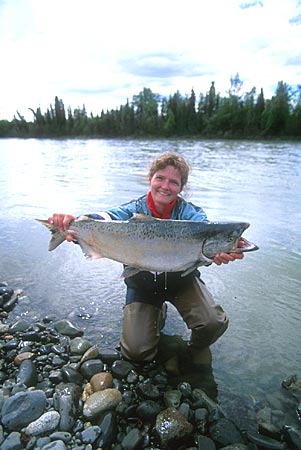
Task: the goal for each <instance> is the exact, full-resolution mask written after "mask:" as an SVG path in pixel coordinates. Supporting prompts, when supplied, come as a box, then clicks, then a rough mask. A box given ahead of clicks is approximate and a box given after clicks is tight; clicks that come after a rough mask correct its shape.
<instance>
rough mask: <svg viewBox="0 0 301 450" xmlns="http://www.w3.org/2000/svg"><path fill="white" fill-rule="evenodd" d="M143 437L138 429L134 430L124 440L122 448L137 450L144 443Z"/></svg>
mask: <svg viewBox="0 0 301 450" xmlns="http://www.w3.org/2000/svg"><path fill="white" fill-rule="evenodd" d="M142 439H143V436H142V433H141V431H140V430H138V428H132V429H131V430H130V431H129V432H128V433H127V435H126V436H125V437H124V438H123V439H122V442H121V446H122V448H123V449H124V450H135V449H136V448H137V447H138V446H139V445H140V443H141V442H142Z"/></svg>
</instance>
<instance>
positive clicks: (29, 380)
mask: <svg viewBox="0 0 301 450" xmlns="http://www.w3.org/2000/svg"><path fill="white" fill-rule="evenodd" d="M37 381H38V375H37V370H36V366H35V364H34V363H33V362H32V361H31V359H25V360H24V361H22V362H21V364H20V368H19V373H18V376H17V382H18V383H20V384H25V386H27V387H31V386H35V385H36V384H37Z"/></svg>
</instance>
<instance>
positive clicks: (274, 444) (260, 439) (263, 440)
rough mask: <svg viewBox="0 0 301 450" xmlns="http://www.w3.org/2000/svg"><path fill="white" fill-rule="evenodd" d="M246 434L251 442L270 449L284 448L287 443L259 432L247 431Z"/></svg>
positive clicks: (280, 449)
mask: <svg viewBox="0 0 301 450" xmlns="http://www.w3.org/2000/svg"><path fill="white" fill-rule="evenodd" d="M246 436H247V438H248V440H249V441H250V442H252V443H253V444H256V445H257V446H259V447H264V448H267V449H270V450H284V449H285V448H286V445H285V443H284V442H279V441H276V440H275V439H272V438H270V437H268V436H263V435H262V434H259V433H256V434H255V433H251V432H247V433H246Z"/></svg>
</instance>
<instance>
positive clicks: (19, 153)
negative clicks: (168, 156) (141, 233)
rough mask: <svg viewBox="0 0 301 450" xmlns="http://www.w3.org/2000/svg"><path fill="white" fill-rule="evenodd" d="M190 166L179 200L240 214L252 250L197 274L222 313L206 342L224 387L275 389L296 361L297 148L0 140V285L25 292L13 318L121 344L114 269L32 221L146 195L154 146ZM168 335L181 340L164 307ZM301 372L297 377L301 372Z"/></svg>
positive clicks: (300, 219) (219, 215)
mask: <svg viewBox="0 0 301 450" xmlns="http://www.w3.org/2000/svg"><path fill="white" fill-rule="evenodd" d="M167 149H172V150H175V151H178V152H181V153H182V154H183V155H184V156H185V157H186V158H187V160H188V161H189V163H190V165H191V166H192V168H193V170H192V174H191V177H190V183H189V186H188V188H187V190H186V192H185V197H186V198H187V199H189V200H190V201H192V202H194V203H196V204H198V205H201V206H202V207H203V208H204V209H205V210H206V212H207V215H208V217H209V219H211V220H223V219H226V220H244V221H248V222H250V224H251V226H250V228H249V229H248V230H247V231H246V232H245V234H244V236H245V237H246V238H247V239H249V240H250V241H252V242H255V243H256V244H257V245H259V247H260V250H259V251H257V252H253V253H250V254H248V255H246V257H245V259H244V260H243V261H236V262H234V263H232V264H229V265H228V266H225V265H223V266H222V267H217V266H211V267H209V268H204V269H203V270H202V277H203V279H204V280H205V281H206V283H207V285H208V287H209V289H210V290H211V292H212V293H213V295H214V297H215V299H216V301H217V302H219V303H221V304H222V305H223V307H224V309H225V310H226V311H227V312H228V314H229V316H230V327H229V329H228V331H227V332H226V334H225V335H224V336H223V337H222V338H221V339H220V340H219V341H218V342H217V343H216V344H214V345H213V346H212V353H213V358H214V359H213V369H214V376H215V379H216V381H217V383H218V386H219V388H220V389H229V390H232V391H235V392H237V393H241V394H260V393H263V392H264V393H266V392H273V391H274V390H277V389H278V388H279V386H280V384H281V381H282V380H283V379H284V378H286V377H287V376H288V375H290V374H292V373H297V374H298V372H299V374H300V368H301V351H300V342H301V327H300V324H299V321H300V313H301V301H300V300H301V299H300V291H301V289H300V287H301V270H300V262H301V249H300V242H301V232H300V223H301V210H300V204H301V189H300V188H301V183H300V173H301V170H300V168H301V144H294V143H283V142H279V143H276V142H242V141H195V140H164V141H162V140H57V141H51V140H34V139H30V140H17V139H11V140H0V192H1V199H0V202H1V209H0V278H1V279H0V281H1V280H5V281H7V282H8V283H9V285H10V286H11V287H14V288H22V289H24V291H25V294H26V297H25V298H22V299H21V300H20V302H19V304H18V305H17V307H16V308H15V309H14V311H13V312H12V313H11V315H10V320H11V321H13V320H16V318H18V317H21V316H22V317H28V318H29V319H35V318H40V317H43V316H45V315H46V314H56V315H57V316H59V317H64V318H66V317H68V318H70V319H71V320H73V321H74V322H76V323H77V324H78V325H79V326H80V327H82V328H83V329H85V336H87V337H88V338H90V339H91V340H93V341H94V342H96V343H98V344H99V345H103V346H107V345H114V346H115V345H117V344H118V339H119V333H120V329H121V320H122V306H123V302H124V293H125V288H124V284H123V281H122V279H121V277H120V274H121V271H122V267H121V265H120V264H118V263H115V262H112V261H109V260H98V261H94V262H90V261H86V260H85V259H84V258H83V255H82V253H81V251H80V249H79V248H78V247H77V246H73V245H72V244H68V243H64V244H62V245H61V246H60V247H59V248H58V249H57V250H55V251H54V252H52V253H49V252H48V251H47V247H48V241H49V233H48V231H47V230H46V229H44V228H43V227H41V225H39V224H38V223H37V222H35V220H34V218H47V217H48V216H49V215H51V214H52V213H53V212H69V213H73V214H75V215H79V214H82V213H88V212H97V211H101V210H103V209H105V208H106V207H109V206H113V205H118V204H121V203H123V202H126V201H128V200H130V199H132V198H135V197H137V196H139V195H142V194H143V193H144V192H146V190H147V188H148V184H147V177H146V173H147V167H148V164H149V163H150V162H151V161H152V159H153V158H154V157H155V156H156V155H157V154H159V153H161V152H162V151H165V150H167ZM165 332H166V333H168V334H177V335H181V336H182V337H183V338H184V339H187V338H188V336H189V333H188V330H187V329H186V328H185V326H184V324H183V323H182V321H181V320H180V318H179V317H178V316H177V314H176V312H175V310H174V309H173V308H172V307H169V314H168V321H167V324H166V327H165ZM300 376H301V375H300Z"/></svg>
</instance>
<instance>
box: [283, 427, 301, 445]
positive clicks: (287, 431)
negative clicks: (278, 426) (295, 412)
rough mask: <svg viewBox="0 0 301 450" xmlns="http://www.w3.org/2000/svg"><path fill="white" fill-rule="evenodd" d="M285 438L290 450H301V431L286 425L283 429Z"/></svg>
mask: <svg viewBox="0 0 301 450" xmlns="http://www.w3.org/2000/svg"><path fill="white" fill-rule="evenodd" d="M283 436H284V439H285V440H286V442H287V443H288V444H289V446H290V448H292V449H293V450H301V429H297V428H295V427H292V426H289V425H285V426H284V427H283Z"/></svg>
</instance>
